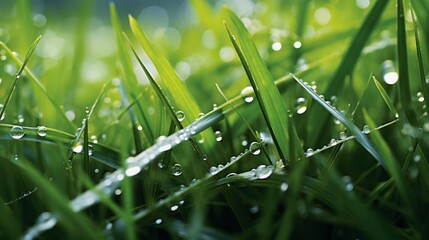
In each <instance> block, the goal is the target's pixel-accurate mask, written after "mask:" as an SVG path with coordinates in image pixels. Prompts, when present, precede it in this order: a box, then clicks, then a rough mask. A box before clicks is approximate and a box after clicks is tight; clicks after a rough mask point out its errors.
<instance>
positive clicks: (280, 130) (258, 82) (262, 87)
mask: <svg viewBox="0 0 429 240" xmlns="http://www.w3.org/2000/svg"><path fill="white" fill-rule="evenodd" d="M224 11H225V14H226V20H225V25H226V28H227V31H228V34H229V36H230V38H231V42H232V43H233V45H234V47H235V50H236V52H237V53H238V55H239V57H240V60H241V63H242V65H243V67H244V69H245V70H246V74H247V77H248V78H249V81H250V83H251V85H252V88H253V89H254V92H255V95H256V98H257V100H258V103H259V107H260V108H261V110H262V113H263V116H264V119H265V121H266V123H267V126H268V129H269V131H270V133H271V135H272V137H273V140H274V143H275V145H276V147H277V151H278V153H279V155H280V158H281V159H282V161H284V163H285V165H286V162H287V161H286V158H288V156H289V149H288V146H289V136H288V124H290V123H289V119H288V113H287V111H286V106H285V104H284V102H283V98H282V96H281V94H280V92H279V89H278V88H277V86H276V85H275V83H274V80H273V77H272V76H271V74H270V72H269V71H268V68H267V66H266V65H265V63H264V62H263V60H262V58H261V56H260V55H259V53H258V50H257V49H256V46H255V45H254V43H253V42H252V40H251V37H250V35H249V33H248V32H247V30H246V28H245V27H244V25H243V23H242V22H241V20H240V19H239V18H238V17H237V16H236V15H235V14H234V13H233V12H232V11H230V10H229V9H227V8H225V10H224Z"/></svg>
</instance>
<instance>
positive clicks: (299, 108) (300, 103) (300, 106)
mask: <svg viewBox="0 0 429 240" xmlns="http://www.w3.org/2000/svg"><path fill="white" fill-rule="evenodd" d="M295 109H296V113H298V114H303V113H305V111H307V103H306V100H305V98H303V97H299V98H297V99H296V105H295Z"/></svg>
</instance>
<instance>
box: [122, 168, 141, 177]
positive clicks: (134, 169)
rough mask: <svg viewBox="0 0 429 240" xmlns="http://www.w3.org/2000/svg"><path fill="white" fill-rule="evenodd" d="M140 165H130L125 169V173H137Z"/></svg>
mask: <svg viewBox="0 0 429 240" xmlns="http://www.w3.org/2000/svg"><path fill="white" fill-rule="evenodd" d="M141 170H142V169H141V167H140V166H132V167H129V168H127V170H125V175H127V176H128V177H132V176H134V175H136V174H138V173H139V172H140V171H141Z"/></svg>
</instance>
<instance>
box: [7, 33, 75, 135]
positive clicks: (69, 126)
mask: <svg viewBox="0 0 429 240" xmlns="http://www.w3.org/2000/svg"><path fill="white" fill-rule="evenodd" d="M0 47H1V48H3V49H4V50H5V51H6V53H7V54H8V55H9V57H10V58H12V59H13V61H15V63H16V64H17V65H19V66H22V64H23V63H22V62H21V61H20V60H19V59H18V57H17V56H15V54H13V52H12V51H11V50H10V49H9V48H8V47H7V46H6V45H5V44H4V43H3V42H1V41H0ZM24 70H25V72H26V73H27V74H28V77H29V78H30V79H31V80H32V81H33V82H34V83H35V84H36V85H37V86H38V87H39V89H40V90H41V91H42V92H43V94H44V95H45V96H46V97H47V98H48V100H49V102H51V104H52V106H53V107H54V108H55V109H56V110H57V112H58V114H59V115H60V116H61V117H62V118H63V120H64V121H65V123H67V128H68V130H69V131H74V130H75V129H76V126H75V125H74V123H73V122H72V121H70V120H69V119H68V118H67V116H66V114H65V113H64V111H63V109H62V108H61V106H60V105H59V104H57V102H56V101H55V100H54V99H53V98H52V97H51V96H50V95H49V94H48V91H47V90H46V88H45V87H44V86H43V84H42V83H41V82H40V81H39V79H38V78H37V77H36V76H35V75H34V74H33V73H32V72H31V71H30V70H29V69H28V68H25V69H24Z"/></svg>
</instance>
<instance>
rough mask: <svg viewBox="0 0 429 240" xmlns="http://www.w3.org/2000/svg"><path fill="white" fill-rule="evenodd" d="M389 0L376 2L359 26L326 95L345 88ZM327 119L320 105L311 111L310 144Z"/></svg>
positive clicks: (316, 139) (318, 135) (316, 137)
mask: <svg viewBox="0 0 429 240" xmlns="http://www.w3.org/2000/svg"><path fill="white" fill-rule="evenodd" d="M388 2H389V0H378V1H377V2H376V3H375V4H374V6H373V8H372V9H371V11H370V12H369V14H368V15H367V17H366V18H365V20H364V22H363V24H362V25H361V27H360V28H359V30H358V32H357V34H356V35H355V36H354V38H353V39H352V42H351V43H350V45H349V47H348V49H347V51H346V53H345V54H344V56H343V58H342V60H341V63H340V65H339V66H338V67H337V70H336V71H335V73H334V76H333V77H332V79H331V80H330V81H329V83H328V88H327V89H326V91H325V96H327V97H330V96H332V95H335V94H337V93H339V91H341V90H342V89H343V86H344V82H345V81H344V79H345V77H346V76H347V75H350V74H351V73H352V72H353V69H354V67H355V66H356V63H357V62H358V60H359V56H360V55H361V52H362V50H363V48H364V47H365V44H366V42H367V41H368V39H369V37H370V36H371V34H372V33H373V32H374V29H375V26H376V25H377V23H378V21H379V19H380V17H381V15H382V12H383V10H384V8H385V7H386V5H387V3H388ZM327 119H328V114H327V112H326V111H324V110H323V109H322V108H320V107H316V108H315V109H314V111H312V112H311V115H310V120H309V125H310V126H314V129H313V131H311V135H312V137H311V138H309V139H313V142H311V143H309V144H310V145H316V143H317V141H319V139H320V137H321V136H320V134H321V132H322V130H323V128H321V127H316V126H320V125H322V126H324V125H325V123H326V121H327Z"/></svg>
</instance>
